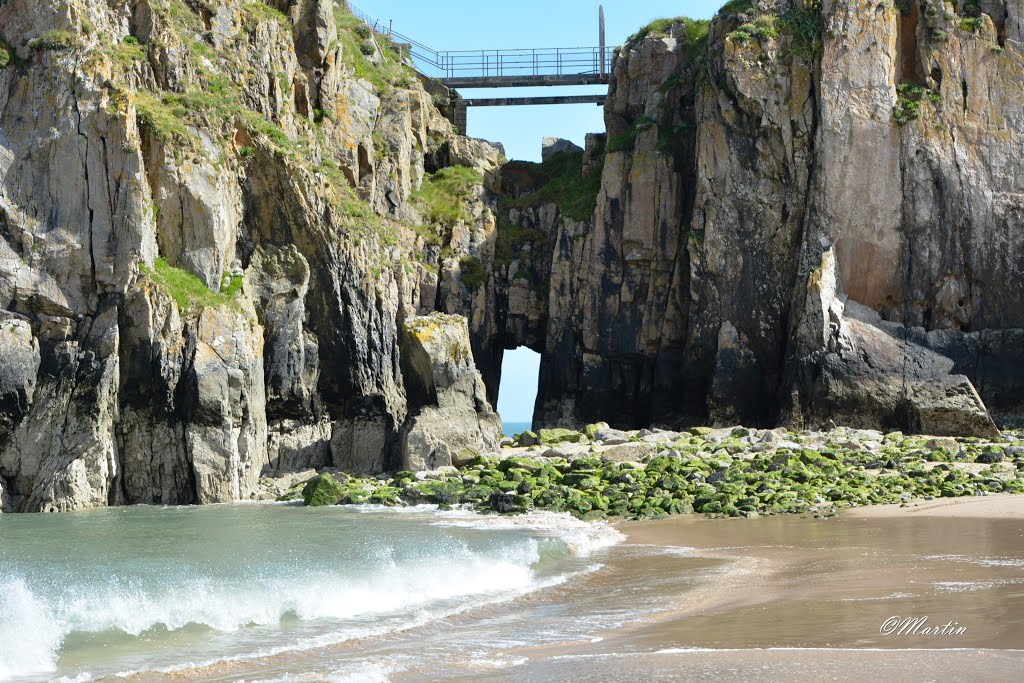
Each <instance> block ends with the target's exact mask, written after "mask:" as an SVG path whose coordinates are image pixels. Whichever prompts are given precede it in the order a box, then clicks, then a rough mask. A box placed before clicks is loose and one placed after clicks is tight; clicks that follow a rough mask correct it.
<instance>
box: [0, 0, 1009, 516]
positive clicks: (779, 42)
mask: <svg viewBox="0 0 1024 683" xmlns="http://www.w3.org/2000/svg"><path fill="white" fill-rule="evenodd" d="M681 9H685V8H682V7H681ZM0 37H2V44H0V509H3V510H4V511H10V510H18V511H23V510H24V511H36V510H69V509H76V508H83V507H95V506H102V505H110V504H122V503H163V504H177V503H197V502H217V501H228V500H236V499H243V498H246V497H248V496H250V495H251V494H252V492H253V490H254V488H255V486H256V481H257V478H258V477H260V476H261V475H262V474H264V473H268V472H269V473H273V472H275V471H290V470H299V469H306V468H310V467H323V466H327V465H331V466H336V467H340V468H344V469H347V470H353V471H363V472H378V471H381V470H384V469H394V468H398V467H402V466H408V467H433V466H437V465H443V464H447V463H448V462H457V461H458V460H459V458H463V457H466V455H467V454H469V453H472V452H474V451H475V450H479V449H488V448H492V447H493V446H494V443H495V439H496V436H497V431H498V429H499V423H498V420H497V418H496V416H495V415H494V413H493V411H492V410H491V408H490V404H492V403H493V402H494V401H495V400H496V398H497V394H498V391H499V379H500V372H501V362H502V355H503V353H504V351H505V350H506V349H511V348H515V347H517V346H522V345H526V346H530V347H531V348H533V349H535V350H537V351H539V352H541V353H542V354H543V357H542V368H541V378H540V395H539V398H538V403H537V407H536V420H537V422H539V423H540V424H542V425H579V424H582V423H586V422H595V421H598V420H607V421H610V422H612V423H613V424H614V425H615V426H617V427H645V426H649V425H651V424H658V423H673V424H674V423H708V422H712V423H736V422H744V423H748V424H753V425H766V426H767V425H774V424H775V423H778V422H788V423H791V424H797V425H807V426H820V425H822V424H824V423H827V422H828V421H830V420H832V421H835V422H837V423H848V424H851V425H853V426H858V427H882V428H889V427H896V428H903V429H910V430H919V431H929V432H932V433H942V432H956V433H973V434H985V435H991V434H992V433H993V432H994V429H995V427H994V425H993V422H992V420H991V418H990V417H989V412H988V409H991V411H992V412H993V413H996V414H998V415H1001V416H1013V415H1021V414H1024V405H1022V402H1024V372H1022V368H1024V356H1022V354H1024V351H1022V349H1024V303H1022V302H1024V278H1022V272H1021V271H1022V269H1024V259H1022V257H1021V254H1024V249H1022V247H1024V244H1022V241H1024V232H1022V230H1021V226H1022V225H1024V188H1022V182H1024V180H1022V178H1024V168H1022V166H1021V163H1022V162H1021V161H1020V159H1022V158H1024V89H1022V87H1021V83H1022V82H1024V48H1022V41H1024V5H1022V4H1021V2H1020V1H1019V0H982V2H980V3H962V2H957V3H954V4H953V5H950V3H941V2H939V1H938V0H907V2H899V3H895V6H894V5H893V4H891V3H887V2H882V3H879V2H868V1H867V0H824V1H823V2H821V3H818V2H813V1H809V0H808V1H805V0H760V1H759V2H756V3H755V2H742V1H737V2H732V3H730V4H729V5H728V6H727V8H726V10H723V12H722V13H721V14H720V15H719V16H718V17H717V18H716V19H715V20H714V21H713V22H710V24H706V23H700V22H689V21H679V22H675V23H674V24H673V23H671V22H665V23H659V24H656V25H654V26H652V27H650V29H648V30H646V31H645V32H642V33H641V34H640V35H638V36H637V38H636V39H634V40H631V41H630V42H629V44H628V45H626V46H624V48H623V49H622V52H621V54H620V56H619V58H618V59H617V60H616V63H615V67H614V78H613V83H612V85H611V88H610V92H609V99H608V102H607V105H606V120H607V127H608V135H607V136H606V137H605V138H603V139H602V138H597V137H594V138H592V139H591V140H590V141H589V144H588V149H587V151H586V153H585V154H583V155H582V158H580V156H579V155H574V154H572V153H571V152H570V153H568V154H560V155H554V156H552V157H551V158H550V159H549V160H548V161H547V162H545V164H544V165H543V166H540V167H533V166H529V165H522V164H503V162H504V159H503V154H502V153H501V150H500V148H498V147H497V146H494V145H491V144H489V143H485V142H482V141H477V140H471V139H468V138H465V137H462V136H459V135H458V134H457V133H456V132H455V130H454V129H453V127H452V125H451V124H450V123H449V122H448V121H447V120H446V119H445V118H444V117H443V116H442V115H441V110H442V109H446V108H447V105H448V102H446V97H447V95H446V93H445V92H444V91H443V89H439V88H437V87H435V86H436V84H427V85H429V91H428V89H427V87H426V86H425V85H424V84H422V83H421V82H420V80H419V79H418V78H417V77H416V75H415V73H414V72H413V71H412V70H411V69H409V68H407V67H406V66H404V65H403V58H402V56H401V51H400V49H399V48H398V47H397V46H393V45H391V44H390V43H388V41H387V40H386V39H385V38H384V37H382V36H378V35H375V34H373V33H372V32H371V31H369V30H368V29H367V28H366V27H364V26H361V25H360V24H359V22H358V21H356V20H355V19H354V17H352V16H351V15H350V14H349V13H348V12H347V11H345V10H344V8H343V7H341V5H340V4H337V3H333V2H327V1H326V0H272V1H271V2H259V1H258V0H219V1H212V0H131V1H127V2H126V1H124V0H51V1H49V2H46V3H38V2H30V1H29V0H8V1H7V2H4V3H2V4H0ZM435 311H440V312H444V313H447V314H457V315H460V316H464V317H465V319H466V324H465V327H463V324H462V322H461V320H459V319H458V318H455V319H448V318H445V319H444V322H443V325H441V327H443V328H444V330H443V331H442V333H441V334H440V336H439V337H437V339H440V340H441V341H443V342H444V343H440V344H439V343H434V342H433V341H431V339H433V336H432V335H427V336H426V337H422V336H417V335H416V334H415V331H416V330H417V329H418V326H421V325H422V324H423V323H422V318H421V316H425V315H428V314H431V313H433V312H435ZM428 320H429V319H428ZM467 335H468V342H467V341H466V337H467ZM449 342H451V343H449ZM467 343H468V345H469V347H470V348H469V351H468V352H466V353H463V351H465V347H466V344H467ZM455 350H458V353H455V352H454V351H455ZM477 369H479V374H477ZM481 380H482V382H483V384H481Z"/></svg>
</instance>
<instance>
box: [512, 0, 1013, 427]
mask: <svg viewBox="0 0 1024 683" xmlns="http://www.w3.org/2000/svg"><path fill="white" fill-rule="evenodd" d="M1022 27H1024V5H1022V4H1021V3H1020V2H1017V1H1015V0H1008V1H1005V2H1004V1H1002V0H992V1H988V2H981V3H972V2H966V3H963V2H961V3H955V4H954V3H948V2H947V3H942V2H932V1H931V0H922V1H920V2H919V1H918V0H906V1H905V2H898V3H896V4H895V5H894V4H892V3H887V2H886V3H877V2H867V1H861V0H831V1H825V2H822V3H818V2H814V1H805V0H793V1H789V0H777V1H772V0H762V1H761V2H756V3H754V2H747V1H743V0H737V1H735V2H730V3H729V4H728V5H726V7H725V8H723V10H722V11H721V12H720V13H719V15H718V16H717V17H716V18H715V20H714V21H712V22H698V21H691V20H686V19H680V20H675V21H672V20H666V21H662V22H656V23H655V24H652V25H651V26H649V27H647V28H646V29H644V30H643V31H642V32H640V33H639V34H637V35H636V36H634V38H633V39H631V40H630V41H629V43H628V44H627V45H626V46H624V47H623V49H622V51H621V54H620V55H619V58H618V59H617V61H616V64H615V70H614V78H613V82H612V85H611V88H610V92H609V99H608V102H607V104H606V110H605V117H606V122H607V128H608V140H607V153H606V156H605V160H604V168H603V175H602V178H601V185H600V193H599V196H598V198H597V203H596V210H595V212H594V214H593V217H592V219H591V220H587V221H584V224H583V225H581V224H579V223H578V222H577V221H576V220H574V219H573V218H571V217H569V216H562V215H560V209H559V206H558V205H557V204H556V203H554V202H548V203H543V202H541V203H540V204H541V205H540V206H538V208H536V209H535V210H533V211H532V213H531V214H530V215H529V216H522V215H518V216H517V215H515V214H510V215H509V218H510V219H512V221H513V222H515V223H516V224H517V225H518V226H527V225H533V224H535V223H538V222H539V223H542V224H543V226H542V227H543V230H542V232H543V237H544V244H545V248H544V250H543V251H544V254H543V255H542V256H541V257H539V258H537V257H533V261H537V260H540V261H542V262H543V267H542V268H540V269H536V268H533V269H531V268H527V270H529V271H530V272H531V273H532V274H533V276H534V277H535V278H536V279H538V280H539V281H540V283H541V285H540V288H541V290H545V289H547V291H548V296H547V304H546V305H542V306H541V307H540V308H541V310H540V311H539V312H538V313H537V314H536V315H535V317H536V318H537V319H539V320H543V331H542V333H541V334H540V335H539V336H540V338H539V339H537V338H534V337H533V336H532V334H531V333H526V334H524V333H522V332H520V330H518V329H510V330H508V332H507V333H506V336H505V341H506V346H507V347H509V348H511V347H512V346H514V345H516V344H528V345H530V346H533V347H534V348H538V349H539V350H542V351H543V352H544V357H543V361H542V370H541V389H540V391H541V395H540V397H539V399H538V404H537V410H536V414H535V418H536V420H537V421H539V422H540V423H542V424H548V425H555V424H567V425H569V424H576V425H578V424H582V423H586V422H593V421H597V420H599V419H608V420H610V421H612V422H613V423H617V424H618V425H619V426H622V427H639V426H646V425H650V424H652V423H665V424H669V425H671V424H679V423H704V422H712V423H718V424H734V423H745V424H755V425H765V426H770V425H774V424H776V423H779V422H788V423H790V424H794V425H798V426H799V425H806V426H814V427H817V426H820V425H823V424H826V423H827V422H829V421H834V422H836V423H838V424H844V423H845V424H857V425H859V426H863V427H875V428H902V429H907V430H918V431H929V432H932V433H961V434H967V433H969V434H984V435H991V434H992V433H993V431H994V429H995V427H994V425H993V423H992V420H991V419H990V417H989V414H988V412H987V409H986V405H987V407H988V409H991V411H992V412H993V413H995V414H997V415H999V416H1002V417H1012V416H1018V415H1020V414H1022V412H1024V411H1022V401H1024V392H1022V389H1024V372H1022V368H1024V365H1022V364H1021V361H1022V360H1024V359H1022V358H1021V353H1020V348H1021V340H1022V334H1024V332H1022V328H1024V312H1022V311H1021V307H1020V302H1021V301H1022V300H1024V290H1022V287H1024V280H1022V279H1021V274H1022V269H1024V259H1022V257H1021V253H1022V252H1021V246H1022V244H1021V242H1022V240H1024V230H1022V227H1024V222H1022V219H1024V193H1022V186H1021V178H1022V177H1024V174H1022V170H1024V169H1022V168H1021V162H1020V161H1019V159H1021V158H1022V151H1024V91H1022V89H1021V83H1022V82H1024V45H1022V42H1021V41H1022V40H1024V37H1022V34H1021V31H1022ZM531 262H532V261H530V260H529V259H524V260H523V261H522V262H521V263H522V264H526V265H527V266H529V264H530V263H531ZM509 306H510V310H512V309H513V308H514V306H513V305H512V304H511V303H510V304H509ZM979 394H980V395H979Z"/></svg>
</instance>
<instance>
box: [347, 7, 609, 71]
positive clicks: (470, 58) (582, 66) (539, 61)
mask: <svg viewBox="0 0 1024 683" xmlns="http://www.w3.org/2000/svg"><path fill="white" fill-rule="evenodd" d="M343 4H345V5H346V6H347V7H348V10H349V11H350V12H351V13H352V14H353V15H355V16H356V17H357V18H358V19H359V20H360V21H362V22H363V23H364V24H366V25H367V26H369V27H370V28H371V29H372V30H373V31H374V32H375V33H377V34H378V35H381V36H385V37H387V38H388V39H389V40H391V42H393V43H396V44H398V45H400V46H404V47H405V48H406V49H407V51H408V53H409V55H410V57H411V58H412V60H413V61H414V62H415V63H416V65H417V67H418V68H419V69H420V71H421V72H422V73H424V74H425V75H427V76H434V77H437V78H476V77H479V78H494V77H501V76H536V77H543V76H576V75H587V74H603V73H605V72H606V71H607V70H610V69H611V64H612V60H613V59H614V54H615V50H616V48H612V47H608V48H600V47H573V48H558V47H553V48H537V49H530V48H528V49H512V50H454V51H444V52H439V51H438V50H435V49H433V48H430V47H427V46H426V45H424V44H423V43H420V42H418V41H416V40H414V39H412V38H410V37H409V36H406V35H403V34H401V33H399V32H398V31H395V30H394V27H393V26H392V23H391V22H387V24H385V23H384V22H382V21H380V20H378V19H376V18H374V17H373V16H371V15H370V14H369V13H367V12H365V11H364V10H362V9H361V8H360V7H358V6H356V5H354V4H352V3H350V2H343ZM602 57H603V58H604V60H603V63H602Z"/></svg>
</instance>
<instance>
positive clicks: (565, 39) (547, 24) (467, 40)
mask: <svg viewBox="0 0 1024 683" xmlns="http://www.w3.org/2000/svg"><path fill="white" fill-rule="evenodd" d="M724 2H725V0H710V1H709V0H604V3H603V4H604V10H605V19H606V21H605V23H606V27H607V39H608V45H609V46H614V45H621V44H622V43H623V42H625V40H626V39H627V38H628V37H629V36H630V35H632V34H633V33H635V32H636V30H637V29H639V28H640V27H641V26H645V25H646V24H648V23H650V22H651V21H652V20H654V19H659V18H662V17H677V16H688V17H693V18H695V19H709V18H711V17H712V16H713V15H714V14H715V12H717V11H718V8H719V7H721V5H722V4H723V3H724ZM354 4H355V5H358V6H359V7H360V8H361V9H362V10H363V11H364V12H367V13H368V14H370V15H371V16H373V17H375V18H376V19H378V20H379V21H381V22H382V23H383V24H384V25H385V26H386V25H388V23H389V21H391V22H393V25H394V29H395V30H396V31H398V32H400V33H403V34H405V35H407V36H409V37H410V38H413V39H415V40H416V41H418V42H420V43H422V44H424V45H427V46H428V47H430V48H433V49H434V50H438V51H445V50H498V49H507V48H551V47H592V46H595V45H597V42H598V41H597V34H598V30H597V26H598V23H597V9H598V5H599V4H601V2H599V1H598V0H445V1H444V2H441V1H433V2H432V1H430V0H354ZM604 90H605V88H604V87H597V88H568V89H566V88H532V89H531V88H516V89H507V90H503V89H491V90H464V91H460V92H461V94H462V95H463V97H472V96H476V97H526V96H530V95H557V94H570V95H586V94H599V93H601V92H603V91H604ZM603 131H604V115H603V111H602V109H601V108H600V107H598V106H596V105H586V104H577V105H562V106H544V107H485V108H477V109H470V111H469V134H470V135H471V136H473V137H478V138H484V139H486V140H493V141H495V142H500V143H502V144H503V145H505V152H506V154H507V155H508V157H509V158H510V159H523V160H527V161H540V146H541V140H542V139H543V138H544V137H547V136H556V137H563V138H567V139H569V140H573V141H574V142H576V144H578V145H580V146H582V145H583V142H584V137H585V136H586V134H587V133H597V132H603ZM539 368H540V356H539V355H538V354H536V353H534V352H533V351H530V350H529V349H525V348H523V349H518V350H516V351H508V352H506V353H505V359H504V361H503V363H502V368H501V370H502V372H501V374H502V381H501V391H500V395H499V398H498V412H499V413H501V416H502V418H503V419H504V420H506V421H509V422H520V421H523V422H526V421H529V420H530V419H532V417H533V404H534V400H535V398H536V395H537V373H538V370H539Z"/></svg>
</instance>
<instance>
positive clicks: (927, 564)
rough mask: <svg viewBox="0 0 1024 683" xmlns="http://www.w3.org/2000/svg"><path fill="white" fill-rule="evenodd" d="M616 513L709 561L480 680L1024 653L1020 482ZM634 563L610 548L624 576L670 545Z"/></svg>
mask: <svg viewBox="0 0 1024 683" xmlns="http://www.w3.org/2000/svg"><path fill="white" fill-rule="evenodd" d="M618 528H619V529H620V530H621V531H622V532H623V533H624V534H626V536H627V539H628V540H627V543H626V546H625V547H626V548H628V547H630V546H631V545H632V546H634V547H650V546H661V547H663V548H666V549H670V550H672V551H673V552H674V553H676V554H677V557H678V556H679V555H683V556H688V557H689V558H691V559H692V558H702V559H705V560H709V561H711V562H713V563H714V566H713V568H712V569H710V570H709V571H708V572H707V573H706V574H705V575H704V576H703V579H702V580H701V581H700V582H699V583H698V585H696V586H694V587H690V588H688V589H686V590H683V591H681V592H680V593H679V594H677V595H674V596H671V597H668V596H666V598H667V599H666V603H667V604H666V606H665V609H663V610H662V611H660V612H659V613H657V614H654V615H651V616H650V617H649V618H648V619H646V620H644V621H641V622H637V623H632V624H628V625H625V626H623V627H622V628H619V629H616V630H614V631H611V632H608V633H605V634H602V636H601V639H600V640H596V641H595V642H591V643H582V644H581V643H577V644H572V645H568V646H565V647H560V648H545V649H543V650H533V651H530V652H522V653H519V654H522V655H524V656H526V657H528V658H529V661H528V662H527V663H525V664H523V665H522V666H519V667H516V669H515V670H510V671H508V672H506V673H504V674H501V675H496V676H494V677H493V679H494V680H509V681H512V680H516V681H519V680H527V681H530V680H538V681H539V680H545V678H546V677H551V676H555V677H556V678H557V677H558V675H559V672H561V673H563V674H564V673H565V672H567V671H569V670H571V671H572V675H573V678H574V679H576V680H614V681H619V680H632V679H636V678H637V677H639V678H641V679H646V680H651V679H657V680H710V679H715V680H751V679H754V678H756V679H757V680H778V681H784V680H797V679H803V680H866V679H872V678H881V677H885V678H887V679H891V680H972V681H974V680H1011V679H1014V678H1016V677H1017V676H1019V673H1020V671H1021V670H1022V668H1024V496H986V497H977V498H962V499H956V500H935V501H919V502H918V503H917V504H916V505H915V504H914V502H911V503H910V504H909V505H907V506H905V507H903V506H899V505H889V506H875V507H866V508H857V509H851V510H847V511H844V512H843V513H841V514H840V515H839V516H837V517H836V518H833V519H814V518H810V517H806V516H805V517H800V516H794V515H790V516H779V517H771V518H762V519H753V520H735V519H704V518H702V517H699V516H696V515H691V516H682V517H673V518H669V519H664V520H658V521H648V522H625V523H621V524H619V525H618ZM681 549H685V551H684V550H681ZM646 563H647V566H640V565H639V563H638V562H630V561H628V560H626V561H624V563H623V565H619V564H618V563H616V562H614V561H613V562H610V563H609V567H608V570H607V571H608V575H609V576H610V577H612V580H615V577H620V578H619V579H618V580H621V576H622V575H630V576H632V577H634V580H636V581H638V583H639V582H642V581H643V580H644V577H645V576H648V575H650V574H652V573H660V574H662V575H664V574H665V573H668V572H672V571H673V568H672V566H671V560H669V559H666V560H665V561H664V564H659V563H658V562H655V563H654V566H653V567H652V566H651V560H650V559H647V560H646ZM601 574H602V575H604V574H605V572H602V573H601ZM595 580H599V579H598V578H595ZM922 617H924V620H923V621H920V622H917V621H911V622H909V623H908V625H907V626H906V627H905V628H903V630H902V631H900V626H899V624H901V623H903V622H904V620H906V619H912V620H913V619H917V620H920V618H922ZM894 618H898V620H897V621H891V620H893V619H894ZM915 624H916V625H917V628H916V629H914V628H913V627H914V625H915ZM947 624H948V625H949V626H948V627H946V625H947ZM894 625H895V626H894ZM929 627H932V629H931V630H935V631H936V633H931V632H930V629H929ZM942 627H946V628H945V633H943V632H942V631H943V628H942ZM890 631H891V632H890Z"/></svg>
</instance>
